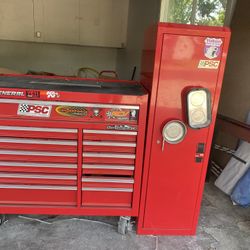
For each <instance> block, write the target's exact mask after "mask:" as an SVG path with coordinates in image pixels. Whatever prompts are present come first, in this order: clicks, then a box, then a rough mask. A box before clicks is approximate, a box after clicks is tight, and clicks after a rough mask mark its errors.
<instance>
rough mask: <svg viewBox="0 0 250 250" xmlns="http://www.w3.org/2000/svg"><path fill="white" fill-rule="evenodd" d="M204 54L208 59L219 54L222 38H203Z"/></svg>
mask: <svg viewBox="0 0 250 250" xmlns="http://www.w3.org/2000/svg"><path fill="white" fill-rule="evenodd" d="M204 42H205V48H204V55H205V57H207V58H209V59H214V58H217V57H219V56H220V53H221V45H222V43H223V42H222V40H221V39H220V38H210V37H207V38H206V39H205V41H204Z"/></svg>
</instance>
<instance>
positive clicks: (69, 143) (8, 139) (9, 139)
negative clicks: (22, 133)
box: [0, 137, 77, 146]
mask: <svg viewBox="0 0 250 250" xmlns="http://www.w3.org/2000/svg"><path fill="white" fill-rule="evenodd" d="M0 142H5V143H28V144H43V145H65V146H77V141H73V140H51V139H50V140H47V139H44V140H42V139H22V138H12V137H1V138H0Z"/></svg>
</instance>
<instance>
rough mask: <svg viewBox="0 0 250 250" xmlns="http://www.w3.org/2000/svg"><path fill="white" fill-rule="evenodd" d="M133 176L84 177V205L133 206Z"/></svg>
mask: <svg viewBox="0 0 250 250" xmlns="http://www.w3.org/2000/svg"><path fill="white" fill-rule="evenodd" d="M133 184H134V180H133V179H132V178H122V177H117V178H112V177H83V178H82V206H98V207H126V208H128V207H129V208H130V207H132V197H133Z"/></svg>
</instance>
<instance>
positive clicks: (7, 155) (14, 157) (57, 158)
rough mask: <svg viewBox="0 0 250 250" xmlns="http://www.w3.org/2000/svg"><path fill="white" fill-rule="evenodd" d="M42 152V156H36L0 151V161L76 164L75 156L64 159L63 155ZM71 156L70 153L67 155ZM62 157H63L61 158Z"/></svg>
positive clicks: (26, 153)
mask: <svg viewBox="0 0 250 250" xmlns="http://www.w3.org/2000/svg"><path fill="white" fill-rule="evenodd" d="M32 153H34V154H32ZM52 154H53V153H48V152H44V155H41V154H36V153H35V152H31V151H27V152H22V151H19V152H18V151H11V152H10V151H8V150H5V151H4V150H0V161H20V162H22V161H25V162H44V163H47V162H50V163H77V157H76V154H75V155H73V154H74V153H72V156H69V155H68V156H67V157H65V154H66V153H65V154H54V156H51V155H52ZM68 154H71V153H68ZM63 155H64V156H63Z"/></svg>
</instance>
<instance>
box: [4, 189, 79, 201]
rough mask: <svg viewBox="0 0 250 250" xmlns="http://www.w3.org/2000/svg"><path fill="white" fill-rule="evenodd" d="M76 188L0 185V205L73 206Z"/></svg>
mask: <svg viewBox="0 0 250 250" xmlns="http://www.w3.org/2000/svg"><path fill="white" fill-rule="evenodd" d="M76 200H77V192H76V187H64V186H36V185H10V184H0V204H1V205H46V206H75V205H76Z"/></svg>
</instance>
